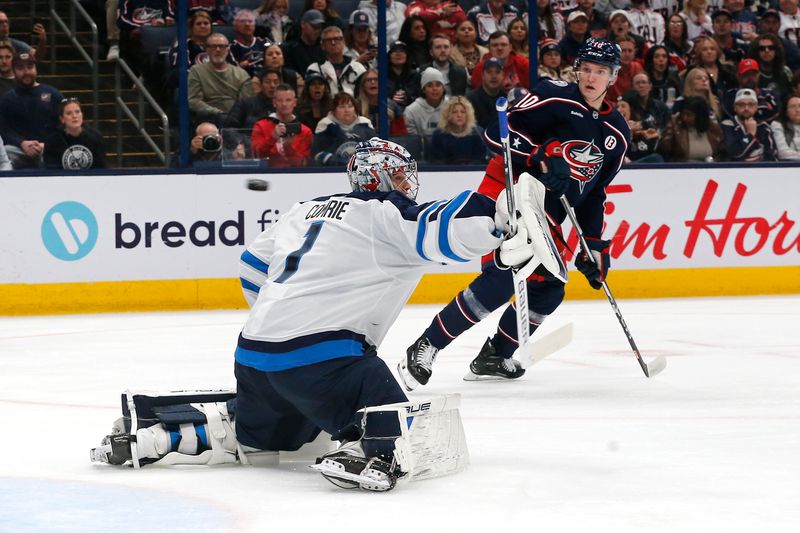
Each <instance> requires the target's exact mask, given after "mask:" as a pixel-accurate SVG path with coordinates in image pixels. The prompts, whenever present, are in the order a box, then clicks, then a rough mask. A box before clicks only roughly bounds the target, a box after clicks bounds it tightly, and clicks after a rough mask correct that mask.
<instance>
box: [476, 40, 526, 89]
mask: <svg viewBox="0 0 800 533" xmlns="http://www.w3.org/2000/svg"><path fill="white" fill-rule="evenodd" d="M490 57H494V58H497V59H499V60H500V63H502V64H503V74H504V75H505V82H504V84H503V88H504V90H505V91H506V92H508V91H510V90H511V89H513V88H514V87H524V88H526V89H530V88H531V85H530V72H529V69H530V64H529V63H528V60H527V59H525V58H524V57H522V56H519V55H517V54H516V53H514V52H513V51H512V50H511V40H510V39H509V38H508V34H507V33H506V32H504V31H496V32H494V33H493V34H492V35H490V36H489V53H488V54H487V55H485V56H484V57H483V59H481V62H480V63H478V64H477V65H476V66H475V70H473V71H472V79H471V80H470V85H471V86H472V88H473V89H477V88H478V87H480V86H481V80H482V79H483V65H484V64H485V63H486V60H487V59H488V58H490Z"/></svg>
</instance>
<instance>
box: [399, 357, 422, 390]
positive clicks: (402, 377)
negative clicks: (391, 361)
mask: <svg viewBox="0 0 800 533" xmlns="http://www.w3.org/2000/svg"><path fill="white" fill-rule="evenodd" d="M403 363H404V361H400V362H399V363H397V377H398V379H399V381H400V384H401V385H402V386H403V388H404V389H406V390H407V391H408V392H412V391H413V390H414V389H416V388H417V387H419V382H418V381H417V380H416V379H414V376H412V375H411V373H410V372H409V371H408V368H407V367H406V366H405V365H404V364H403Z"/></svg>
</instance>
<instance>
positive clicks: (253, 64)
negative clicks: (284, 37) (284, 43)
mask: <svg viewBox="0 0 800 533" xmlns="http://www.w3.org/2000/svg"><path fill="white" fill-rule="evenodd" d="M233 31H234V34H235V35H234V38H233V42H232V43H231V56H233V60H234V63H235V64H236V65H237V66H238V67H239V68H241V69H243V70H244V71H245V72H247V74H249V75H250V77H253V76H255V75H256V73H257V72H258V71H259V70H260V69H262V68H263V67H264V52H265V51H266V49H267V47H268V46H269V45H270V44H271V43H270V42H269V41H267V40H266V39H262V38H261V37H256V35H255V33H256V14H255V12H253V11H251V10H249V9H241V10H239V11H237V12H236V16H235V17H234V19H233Z"/></svg>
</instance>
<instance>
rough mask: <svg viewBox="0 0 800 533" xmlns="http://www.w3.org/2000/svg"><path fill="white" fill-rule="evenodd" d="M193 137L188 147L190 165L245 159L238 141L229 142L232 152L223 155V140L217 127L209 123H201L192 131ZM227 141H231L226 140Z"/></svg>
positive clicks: (228, 151) (241, 145) (243, 151)
mask: <svg viewBox="0 0 800 533" xmlns="http://www.w3.org/2000/svg"><path fill="white" fill-rule="evenodd" d="M194 132H195V135H194V137H192V142H191V144H190V146H189V150H190V151H191V163H192V164H196V163H200V164H203V162H210V161H218V162H219V163H222V161H223V160H241V159H244V158H245V155H246V154H245V150H244V144H243V143H241V142H239V141H238V140H236V141H234V142H229V143H227V144H229V146H234V145H235V146H234V148H233V149H232V150H227V151H226V152H225V153H224V155H223V144H224V143H223V140H222V135H220V132H219V129H218V128H217V126H215V125H214V124H212V123H211V122H201V123H200V124H199V125H198V126H197V128H196V129H195V130H194ZM228 140H229V141H230V140H231V139H228Z"/></svg>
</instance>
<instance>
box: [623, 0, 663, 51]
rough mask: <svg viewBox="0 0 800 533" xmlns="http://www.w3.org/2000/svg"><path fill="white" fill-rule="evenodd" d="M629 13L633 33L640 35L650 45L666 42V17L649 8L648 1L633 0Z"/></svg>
mask: <svg viewBox="0 0 800 533" xmlns="http://www.w3.org/2000/svg"><path fill="white" fill-rule="evenodd" d="M627 13H628V19H629V20H630V21H631V26H632V29H631V31H632V32H633V33H635V34H637V35H640V36H641V37H642V38H643V39H644V40H645V42H647V43H649V44H661V43H663V42H664V35H665V28H664V17H663V16H661V14H660V13H656V12H655V11H653V10H652V9H650V8H649V7H647V0H631V7H630V9H628V10H627Z"/></svg>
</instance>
